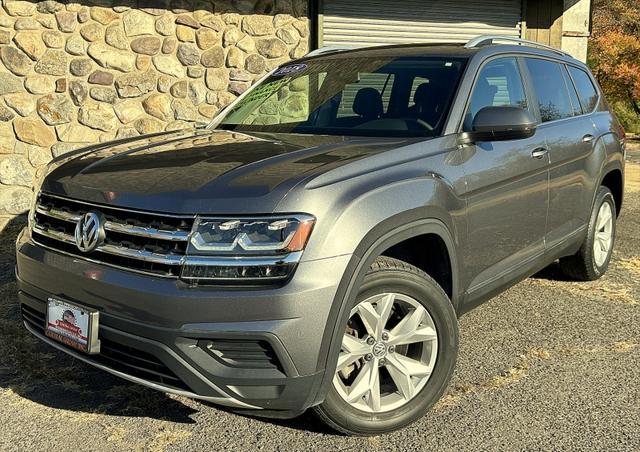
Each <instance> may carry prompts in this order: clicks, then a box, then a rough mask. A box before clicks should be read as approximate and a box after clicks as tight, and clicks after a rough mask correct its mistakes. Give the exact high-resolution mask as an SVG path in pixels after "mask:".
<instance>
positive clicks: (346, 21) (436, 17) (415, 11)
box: [320, 0, 522, 47]
mask: <svg viewBox="0 0 640 452" xmlns="http://www.w3.org/2000/svg"><path fill="white" fill-rule="evenodd" d="M521 1H522V0H469V1H464V0H395V1H384V0H373V1H364V0H363V1H357V0H325V1H324V2H323V7H322V11H321V12H322V14H323V16H322V24H321V30H322V31H321V36H320V41H321V42H320V45H321V46H349V47H356V46H358V47H360V46H375V45H389V44H401V43H410V42H466V41H468V40H469V39H471V38H473V37H475V36H478V35H483V34H492V35H506V36H514V37H519V36H520V20H521Z"/></svg>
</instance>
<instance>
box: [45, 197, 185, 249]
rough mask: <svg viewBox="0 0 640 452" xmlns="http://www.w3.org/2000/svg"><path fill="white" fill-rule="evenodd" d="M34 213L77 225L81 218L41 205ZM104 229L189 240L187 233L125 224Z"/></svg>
mask: <svg viewBox="0 0 640 452" xmlns="http://www.w3.org/2000/svg"><path fill="white" fill-rule="evenodd" d="M36 212H37V213H39V214H41V215H45V216H48V217H52V218H56V219H58V220H64V221H68V222H70V223H77V222H78V221H79V220H80V217H81V216H80V215H77V214H73V213H71V212H66V211H64V210H60V209H55V208H51V209H45V208H44V207H42V206H41V205H38V206H36ZM104 229H105V230H107V231H114V232H120V233H122V234H129V235H136V236H139V237H146V238H149V239H158V240H170V241H175V242H186V241H187V240H188V238H189V232H187V231H162V230H160V229H156V228H145V227H140V226H135V225H130V224H126V223H117V222H114V221H106V222H105V223H104Z"/></svg>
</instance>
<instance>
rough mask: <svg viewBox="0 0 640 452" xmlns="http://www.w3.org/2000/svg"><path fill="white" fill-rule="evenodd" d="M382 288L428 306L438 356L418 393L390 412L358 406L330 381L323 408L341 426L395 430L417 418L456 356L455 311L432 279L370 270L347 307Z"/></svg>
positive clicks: (448, 375) (371, 430) (447, 377)
mask: <svg viewBox="0 0 640 452" xmlns="http://www.w3.org/2000/svg"><path fill="white" fill-rule="evenodd" d="M385 292H394V293H400V294H404V295H407V296H410V297H412V298H414V299H415V300H416V301H418V302H419V303H420V304H421V305H422V306H424V308H425V309H427V311H428V312H429V314H430V315H431V317H432V319H433V321H434V324H435V326H436V330H437V333H438V356H437V358H436V363H435V366H434V370H433V373H432V374H431V377H430V378H429V381H428V382H427V384H426V385H425V387H424V388H422V390H421V391H420V393H419V394H418V395H416V396H415V397H414V398H413V399H412V400H410V401H409V402H408V403H407V404H405V405H404V406H402V407H400V408H397V409H395V410H391V411H389V412H384V413H370V412H365V411H361V410H358V409H356V408H354V407H353V406H351V405H350V404H349V403H347V402H346V401H345V400H344V399H342V397H340V395H339V394H338V393H337V391H336V390H335V388H334V386H333V383H332V384H331V385H330V389H329V392H328V394H327V396H326V398H325V401H324V403H323V410H324V411H325V412H326V414H327V415H328V416H329V417H330V418H331V419H332V420H333V421H334V422H336V423H338V424H340V425H341V426H342V427H343V428H346V429H348V430H351V431H355V432H358V433H361V434H375V433H381V432H385V431H391V430H396V429H398V428H401V427H403V426H406V425H408V424H409V423H411V422H413V421H415V420H416V419H418V418H420V417H421V416H422V415H423V414H424V413H425V411H427V410H428V409H429V408H430V407H431V406H432V405H433V404H434V403H435V402H436V401H437V400H438V399H439V398H440V397H441V396H442V394H443V392H444V390H445V389H446V387H447V384H448V382H449V380H450V378H451V374H452V373H453V368H454V366H455V362H456V357H457V349H458V328H457V319H456V315H455V311H454V310H453V307H452V306H451V303H450V301H449V299H448V298H447V296H446V295H445V294H444V292H443V291H442V289H441V288H440V287H439V286H438V285H437V284H436V283H435V281H433V280H432V279H431V278H429V277H427V276H426V275H425V276H424V277H423V276H420V275H418V274H414V273H411V272H407V271H402V270H392V269H385V270H380V271H375V272H371V273H369V274H368V275H367V276H366V277H365V279H364V282H363V284H362V286H361V288H360V290H359V292H358V296H357V297H356V300H355V303H354V304H353V305H352V306H351V307H350V308H349V311H351V309H353V307H355V306H356V305H357V304H358V303H360V302H361V301H363V300H365V299H367V298H369V297H371V296H373V295H377V294H380V293H385ZM334 358H335V359H337V357H334Z"/></svg>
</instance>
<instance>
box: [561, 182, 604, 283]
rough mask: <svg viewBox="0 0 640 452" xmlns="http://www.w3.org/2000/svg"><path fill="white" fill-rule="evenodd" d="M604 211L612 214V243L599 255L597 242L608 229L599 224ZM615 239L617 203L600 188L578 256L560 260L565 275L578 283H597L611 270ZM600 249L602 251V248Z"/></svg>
mask: <svg viewBox="0 0 640 452" xmlns="http://www.w3.org/2000/svg"><path fill="white" fill-rule="evenodd" d="M603 209H604V211H609V212H610V213H611V222H610V241H609V245H608V248H607V250H606V254H599V253H598V252H597V250H596V249H595V246H596V241H597V240H598V237H602V234H603V233H604V231H605V230H606V228H603V227H599V226H600V225H599V224H598V223H599V221H600V219H601V218H602V216H601V212H603ZM615 237H616V202H615V200H614V198H613V194H612V193H611V190H609V189H608V188H607V187H600V188H599V189H598V193H597V195H596V200H595V203H594V205H593V211H592V212H591V216H590V218H589V227H588V229H587V237H586V238H585V240H584V242H583V243H582V246H581V247H580V250H579V251H578V252H577V253H576V254H574V255H573V256H569V257H564V258H562V259H560V268H561V270H562V271H563V273H564V274H565V275H567V276H569V277H571V278H573V279H576V280H578V281H595V280H596V279H599V278H600V277H601V276H602V275H604V273H605V272H606V271H607V268H609V262H610V261H611V254H612V252H613V246H614V244H615ZM599 243H602V240H600V241H599V242H598V244H599ZM600 249H601V250H602V248H600Z"/></svg>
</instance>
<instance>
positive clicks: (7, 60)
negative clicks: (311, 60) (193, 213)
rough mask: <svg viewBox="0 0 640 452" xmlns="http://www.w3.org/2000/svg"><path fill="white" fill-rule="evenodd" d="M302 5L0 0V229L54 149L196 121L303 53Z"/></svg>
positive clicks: (291, 0)
mask: <svg viewBox="0 0 640 452" xmlns="http://www.w3.org/2000/svg"><path fill="white" fill-rule="evenodd" d="M307 3H308V2H307V1H306V0H233V1H232V0H228V1H193V0H172V1H170V0H139V1H136V0H87V1H85V0H78V2H77V3H74V2H70V1H61V2H58V1H40V2H36V1H22V0H2V8H0V229H1V226H2V224H3V223H4V222H6V221H7V219H8V218H10V217H12V216H14V215H16V214H19V213H21V212H24V211H25V210H26V209H27V208H28V207H29V204H30V199H31V188H30V187H31V183H32V178H33V175H34V172H35V170H36V169H37V168H38V167H40V166H42V165H45V164H46V163H47V162H49V161H50V159H51V158H52V157H54V156H58V155H61V154H64V153H65V152H68V151H70V150H73V149H76V148H78V147H81V146H85V145H87V144H89V143H96V142H103V141H107V140H112V139H114V138H120V137H128V136H135V135H139V134H145V133H151V132H157V131H162V130H173V129H178V128H183V127H187V126H189V125H191V124H193V123H196V122H201V121H202V122H206V121H208V120H209V119H210V118H212V117H213V116H214V115H215V114H216V113H217V112H218V111H219V110H220V108H222V107H224V106H225V105H227V104H228V103H230V102H231V101H232V100H233V99H235V98H236V96H237V95H239V94H240V93H241V92H243V91H244V90H245V89H246V88H247V87H248V86H249V85H250V84H251V83H252V82H253V81H254V80H256V79H258V78H260V77H261V76H262V75H264V74H265V73H266V72H267V71H268V70H269V69H271V68H273V67H275V66H277V65H279V64H282V63H283V62H285V61H287V60H288V59H290V58H296V57H300V56H302V55H304V54H305V53H307V51H308V48H309V39H310V36H309V20H308V17H307V16H308V14H307Z"/></svg>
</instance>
